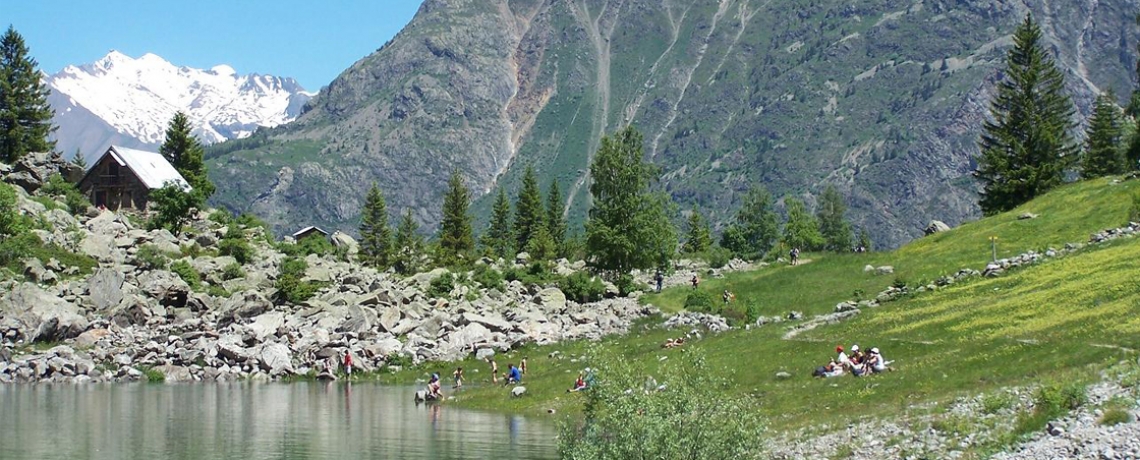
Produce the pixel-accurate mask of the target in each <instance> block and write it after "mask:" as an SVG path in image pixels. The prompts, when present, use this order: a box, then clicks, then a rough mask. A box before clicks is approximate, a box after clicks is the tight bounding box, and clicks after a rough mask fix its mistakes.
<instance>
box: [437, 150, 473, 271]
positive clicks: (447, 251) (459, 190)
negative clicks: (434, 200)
mask: <svg viewBox="0 0 1140 460" xmlns="http://www.w3.org/2000/svg"><path fill="white" fill-rule="evenodd" d="M470 204H471V192H470V191H468V189H467V185H466V184H465V183H464V182H463V176H461V175H460V174H459V170H458V169H455V170H452V171H451V178H450V179H449V180H448V181H447V194H445V195H444V196H443V221H442V222H440V225H439V256H440V259H441V262H443V263H455V262H457V261H458V260H459V259H460V258H461V257H463V256H465V255H467V253H469V252H471V250H472V249H475V236H474V235H473V234H472V230H471V214H469V213H468V212H467V207H468V206H469V205H470Z"/></svg>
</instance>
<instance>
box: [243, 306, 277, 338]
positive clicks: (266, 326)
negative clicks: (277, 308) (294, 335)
mask: <svg viewBox="0 0 1140 460" xmlns="http://www.w3.org/2000/svg"><path fill="white" fill-rule="evenodd" d="M284 325H285V314H284V313H281V312H270V313H265V314H262V315H260V316H258V317H257V318H254V320H253V322H252V323H250V324H249V325H248V326H246V327H248V328H249V330H250V332H252V333H253V335H254V337H256V338H257V341H258V342H263V341H265V339H266V338H267V337H269V336H271V335H276V334H277V330H278V329H280V328H281V327H282V326H284Z"/></svg>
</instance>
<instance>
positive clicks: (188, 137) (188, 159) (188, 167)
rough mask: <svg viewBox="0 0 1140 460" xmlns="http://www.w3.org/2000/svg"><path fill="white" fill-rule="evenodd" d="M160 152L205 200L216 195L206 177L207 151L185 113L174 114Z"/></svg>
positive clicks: (159, 149) (212, 185)
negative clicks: (193, 132) (194, 132)
mask: <svg viewBox="0 0 1140 460" xmlns="http://www.w3.org/2000/svg"><path fill="white" fill-rule="evenodd" d="M158 151H159V153H161V154H162V156H163V157H165V158H166V161H169V162H170V164H171V165H172V166H174V169H176V170H178V173H179V174H181V175H182V177H183V178H184V179H186V183H188V184H190V186H191V187H193V188H194V193H196V194H198V195H199V196H201V197H202V199H203V200H204V199H206V198H209V197H210V196H211V195H213V194H214V184H213V183H211V182H210V178H209V177H207V176H206V160H205V151H204V150H203V149H202V144H200V143H199V142H198V139H196V138H194V135H193V134H192V133H191V127H190V119H189V118H187V117H186V114H185V113H182V112H177V113H175V114H174V118H172V119H171V120H170V124H169V125H167V127H166V139H165V140H164V141H163V142H162V146H161V147H159V148H158Z"/></svg>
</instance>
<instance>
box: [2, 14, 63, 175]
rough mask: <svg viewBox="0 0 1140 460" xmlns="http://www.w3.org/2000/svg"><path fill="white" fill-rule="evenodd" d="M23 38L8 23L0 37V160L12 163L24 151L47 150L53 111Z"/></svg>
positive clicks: (35, 64) (49, 145)
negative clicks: (2, 35) (6, 29)
mask: <svg viewBox="0 0 1140 460" xmlns="http://www.w3.org/2000/svg"><path fill="white" fill-rule="evenodd" d="M36 66H37V63H36V60H35V59H34V58H32V57H31V56H29V55H28V47H27V45H26V44H25V43H24V37H22V36H20V34H19V33H17V32H16V29H15V28H13V27H12V26H8V31H7V32H5V33H4V37H3V38H0V161H2V162H5V163H12V162H15V161H16V160H19V159H20V158H21V157H23V156H24V155H26V154H27V153H28V152H50V151H52V150H53V149H55V141H51V140H48V135H49V134H51V132H52V131H54V130H55V128H54V127H52V125H51V118H52V116H53V115H54V112H53V111H52V109H51V106H50V105H48V101H47V97H48V87H47V85H46V84H44V82H43V78H42V76H41V74H40V71H39V70H38V69H37V68H36Z"/></svg>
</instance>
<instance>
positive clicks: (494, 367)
mask: <svg viewBox="0 0 1140 460" xmlns="http://www.w3.org/2000/svg"><path fill="white" fill-rule="evenodd" d="M487 362H488V363H490V364H491V383H499V364H498V363H496V362H495V358H487Z"/></svg>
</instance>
